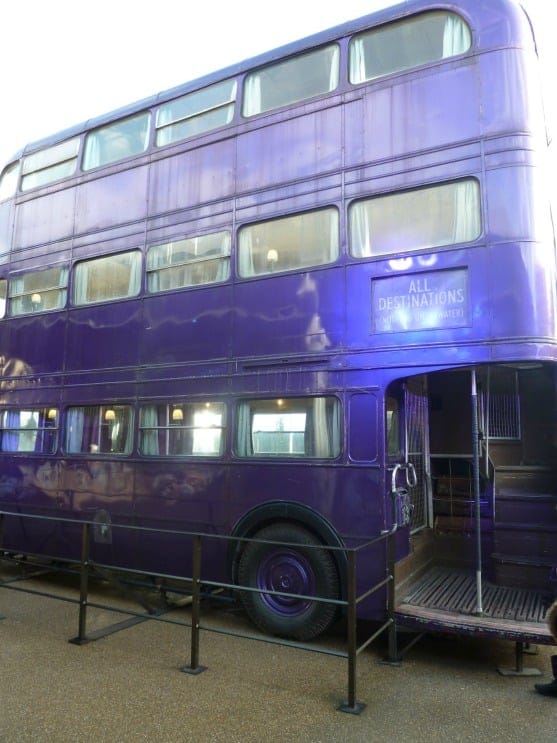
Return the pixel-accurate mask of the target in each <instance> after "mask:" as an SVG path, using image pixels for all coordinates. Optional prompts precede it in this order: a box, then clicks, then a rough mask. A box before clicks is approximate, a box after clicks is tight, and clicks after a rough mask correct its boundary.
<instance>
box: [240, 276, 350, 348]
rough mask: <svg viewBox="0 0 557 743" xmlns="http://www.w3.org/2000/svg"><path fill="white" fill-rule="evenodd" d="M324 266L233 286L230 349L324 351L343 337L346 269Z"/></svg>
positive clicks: (334, 346)
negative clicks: (232, 322) (233, 331)
mask: <svg viewBox="0 0 557 743" xmlns="http://www.w3.org/2000/svg"><path fill="white" fill-rule="evenodd" d="M341 271H342V269H338V268H336V269H328V270H321V271H316V270H313V271H311V272H309V271H308V272H307V273H302V274H296V275H286V276H279V277H276V278H275V277H266V278H265V279H263V280H260V281H258V282H246V283H242V284H237V285H236V287H235V304H236V307H238V308H240V307H241V308H243V311H242V312H239V311H238V312H237V313H236V320H235V334H234V343H235V345H234V348H233V355H234V356H239V357H246V356H259V355H263V356H264V355H271V356H272V355H275V354H285V353H310V352H324V351H327V350H332V349H334V348H338V347H339V346H340V345H341V343H342V337H343V333H344V323H345V296H344V274H343V273H342V272H341Z"/></svg>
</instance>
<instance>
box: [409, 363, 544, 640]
mask: <svg viewBox="0 0 557 743" xmlns="http://www.w3.org/2000/svg"><path fill="white" fill-rule="evenodd" d="M474 378H475V380H476V381H477V395H476V396H472V392H471V389H472V387H471V380H472V370H471V369H460V370H452V371H443V372H435V373H431V374H428V375H427V376H420V377H415V378H409V379H407V380H405V382H404V383H403V384H402V383H401V389H403V391H404V419H405V434H406V445H407V453H408V460H407V461H408V462H409V463H411V464H412V467H413V469H414V470H415V471H416V475H417V476H416V485H415V486H414V487H413V488H410V489H409V490H410V502H411V520H410V537H409V540H410V545H409V555H408V557H406V558H404V559H403V560H401V561H400V562H399V563H398V565H397V568H396V583H397V601H398V605H399V609H400V607H401V606H402V607H405V606H406V609H403V613H404V612H408V613H414V615H415V616H414V619H416V615H417V616H423V617H424V621H425V617H426V616H427V617H428V619H429V620H433V617H432V613H433V614H435V613H436V612H437V613H438V616H442V617H443V621H449V623H450V622H452V623H453V624H455V626H456V625H457V624H458V626H459V627H460V625H461V622H462V621H463V620H462V616H464V615H466V616H468V617H473V618H474V623H473V626H474V627H476V630H477V623H478V622H480V623H481V622H485V621H487V620H489V622H495V623H498V622H499V623H500V622H502V621H503V620H504V621H505V622H507V621H510V622H511V625H512V623H513V622H520V623H521V624H523V625H527V624H528V623H529V622H533V623H539V622H543V617H544V612H545V610H546V608H547V606H548V604H549V603H550V602H551V598H552V595H553V594H554V592H555V586H556V579H557V570H556V566H557V508H556V504H557V471H556V469H555V445H556V443H557V435H556V434H557V425H556V420H555V418H556V416H555V411H556V410H557V405H556V403H557V385H556V381H557V380H556V378H555V372H554V370H553V368H552V367H550V366H544V365H542V364H539V365H536V366H533V365H529V366H526V365H521V366H513V365H510V364H506V365H503V364H501V365H492V366H486V367H477V368H476V369H475V371H474ZM473 406H475V409H476V412H477V416H473V410H474V407H473ZM476 417H477V426H478V430H477V433H476V434H474V430H473V418H476ZM474 435H477V436H478V446H477V447H474V440H473V436H474ZM475 448H476V454H475V453H474V449H475ZM477 491H479V504H478V493H477ZM478 541H479V545H478ZM478 570H480V571H481V580H480V584H479V587H478V583H477V580H476V578H475V573H477V571H478ZM478 588H479V592H480V596H479V600H478V595H477V593H478ZM409 606H411V607H412V608H408V607H409ZM478 614H480V615H481V616H480V617H478V616H477V615H478ZM451 615H452V618H451ZM455 617H458V619H456V618H455ZM489 622H488V623H489ZM509 626H510V625H509ZM482 627H483V625H482ZM492 629H493V627H492ZM522 629H523V630H524V627H523V628H522ZM536 631H537V629H536ZM509 632H510V633H511V635H512V631H511V630H510V629H509ZM511 635H509V636H511ZM532 641H535V640H532ZM538 641H539V638H538Z"/></svg>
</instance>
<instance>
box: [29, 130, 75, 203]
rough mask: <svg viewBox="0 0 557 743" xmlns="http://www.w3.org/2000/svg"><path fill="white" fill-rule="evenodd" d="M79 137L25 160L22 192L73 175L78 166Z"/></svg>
mask: <svg viewBox="0 0 557 743" xmlns="http://www.w3.org/2000/svg"><path fill="white" fill-rule="evenodd" d="M78 150H79V137H74V138H73V139H68V140H66V141H65V142H62V143H61V144H57V145H55V146H54V147H49V148H48V149H46V150H40V151H39V152H35V153H33V154H32V155H28V156H27V157H24V158H23V167H22V169H21V172H22V178H21V190H22V191H29V190H30V189H31V188H37V187H38V186H44V185H46V184H47V183H52V182H53V181H58V180H60V179H61V178H67V177H68V176H70V175H73V174H74V173H75V170H76V166H77V153H78Z"/></svg>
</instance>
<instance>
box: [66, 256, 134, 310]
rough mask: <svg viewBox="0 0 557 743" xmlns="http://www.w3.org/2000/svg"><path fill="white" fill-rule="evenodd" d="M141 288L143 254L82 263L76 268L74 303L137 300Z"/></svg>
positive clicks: (106, 257)
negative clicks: (130, 298)
mask: <svg viewBox="0 0 557 743" xmlns="http://www.w3.org/2000/svg"><path fill="white" fill-rule="evenodd" d="M140 286H141V253H140V252H139V251H138V250H132V251H129V252H128V253H117V254H116V255H108V256H104V257H102V258H93V259H92V260H90V261H82V262H81V263H77V264H76V266H75V273H74V287H73V303H74V304H75V305H82V304H93V303H94V302H106V301H108V300H110V299H123V298H124V297H135V296H137V295H138V294H139V289H140Z"/></svg>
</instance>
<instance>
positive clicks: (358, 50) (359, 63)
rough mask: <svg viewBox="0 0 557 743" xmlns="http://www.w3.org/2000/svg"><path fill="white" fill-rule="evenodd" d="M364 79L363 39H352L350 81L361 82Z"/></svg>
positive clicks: (364, 57) (364, 56)
mask: <svg viewBox="0 0 557 743" xmlns="http://www.w3.org/2000/svg"><path fill="white" fill-rule="evenodd" d="M365 79H366V55H365V46H364V39H363V38H362V39H354V41H352V44H351V45H350V82H351V83H361V82H363V81H364V80H365Z"/></svg>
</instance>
